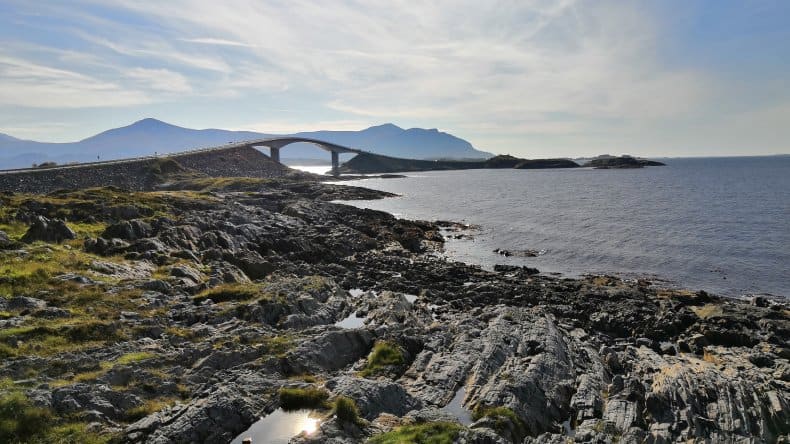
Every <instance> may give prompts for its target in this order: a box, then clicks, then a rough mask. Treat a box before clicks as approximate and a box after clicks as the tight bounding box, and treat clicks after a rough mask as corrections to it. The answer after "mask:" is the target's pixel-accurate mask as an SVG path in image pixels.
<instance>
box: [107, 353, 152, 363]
mask: <svg viewBox="0 0 790 444" xmlns="http://www.w3.org/2000/svg"><path fill="white" fill-rule="evenodd" d="M155 357H156V355H155V354H153V353H149V352H135V353H127V354H125V355H123V356H121V357H120V358H118V359H116V360H115V363H116V364H118V365H129V364H133V363H135V362H140V361H145V360H146V359H151V358H155Z"/></svg>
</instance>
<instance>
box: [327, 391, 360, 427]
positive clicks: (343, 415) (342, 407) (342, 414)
mask: <svg viewBox="0 0 790 444" xmlns="http://www.w3.org/2000/svg"><path fill="white" fill-rule="evenodd" d="M334 404H335V406H334V409H333V411H334V413H335V416H337V419H338V420H340V422H344V423H347V424H360V423H361V422H362V419H361V418H360V417H359V408H357V403H356V402H354V400H353V399H351V398H347V397H345V396H338V397H337V398H336V399H335V403H334Z"/></svg>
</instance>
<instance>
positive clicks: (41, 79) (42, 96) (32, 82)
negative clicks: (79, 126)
mask: <svg viewBox="0 0 790 444" xmlns="http://www.w3.org/2000/svg"><path fill="white" fill-rule="evenodd" d="M0 79H2V88H0V105H15V106H26V107H35V108H85V107H115V106H130V105H140V104H145V103H150V102H151V99H150V98H149V97H148V96H147V95H146V94H144V93H141V92H139V91H129V90H127V89H125V88H123V87H121V86H120V85H118V84H116V83H113V82H106V81H102V80H100V79H97V78H94V77H91V76H88V75H85V74H81V73H78V72H73V71H68V70H63V69H58V68H52V67H49V66H45V65H39V64H35V63H31V62H28V61H26V60H20V59H16V58H13V57H8V56H4V55H2V54H0Z"/></svg>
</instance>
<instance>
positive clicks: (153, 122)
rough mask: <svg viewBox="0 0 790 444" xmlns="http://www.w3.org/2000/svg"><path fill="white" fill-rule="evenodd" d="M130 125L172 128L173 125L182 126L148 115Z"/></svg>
mask: <svg viewBox="0 0 790 444" xmlns="http://www.w3.org/2000/svg"><path fill="white" fill-rule="evenodd" d="M129 127H135V128H158V127H170V128H172V127H175V128H180V127H177V126H176V125H173V124H172V123H167V122H163V121H161V120H159V119H154V118H153V117H146V118H145V119H141V120H138V121H137V122H134V123H133V124H131V125H129Z"/></svg>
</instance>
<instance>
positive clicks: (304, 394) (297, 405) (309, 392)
mask: <svg viewBox="0 0 790 444" xmlns="http://www.w3.org/2000/svg"><path fill="white" fill-rule="evenodd" d="M327 399H329V392H327V391H326V390H324V389H322V388H315V387H308V388H288V387H283V388H281V389H280V407H282V409H283V410H285V411H289V410H299V409H320V408H326V407H327V404H326V401H327Z"/></svg>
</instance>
